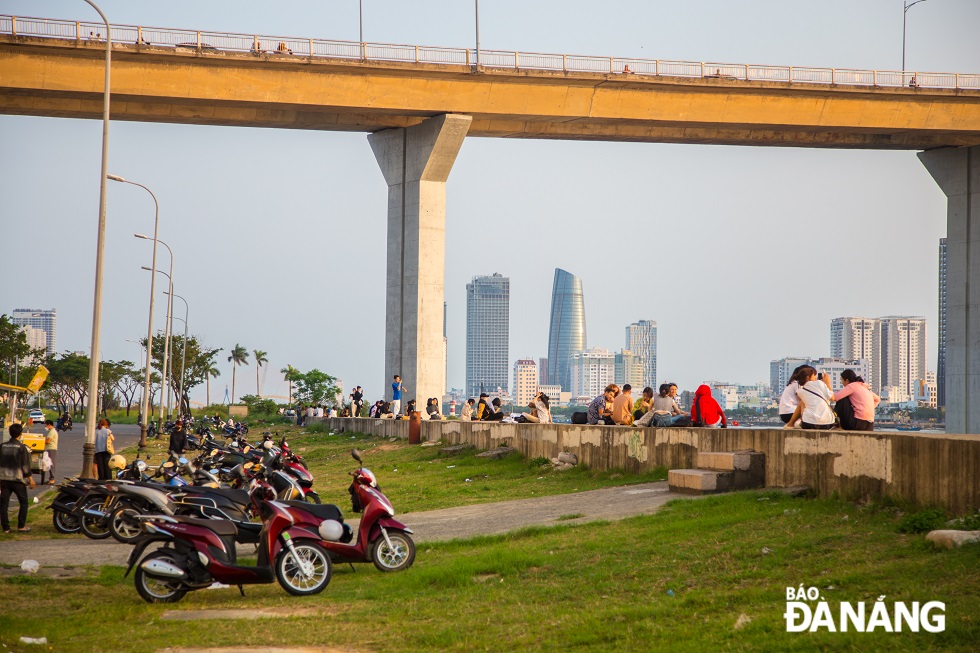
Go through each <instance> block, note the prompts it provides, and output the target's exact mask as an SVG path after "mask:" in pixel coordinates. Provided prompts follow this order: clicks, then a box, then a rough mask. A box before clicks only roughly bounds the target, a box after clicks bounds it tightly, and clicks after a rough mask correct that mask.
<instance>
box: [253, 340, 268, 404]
mask: <svg viewBox="0 0 980 653" xmlns="http://www.w3.org/2000/svg"><path fill="white" fill-rule="evenodd" d="M267 353H268V352H265V351H262V350H261V349H253V350H252V355H253V356H255V394H256V395H258V396H259V397H261V396H262V386H261V385H259V370H260V369H262V364H263V363H268V362H269V359H268V358H266V354H267Z"/></svg>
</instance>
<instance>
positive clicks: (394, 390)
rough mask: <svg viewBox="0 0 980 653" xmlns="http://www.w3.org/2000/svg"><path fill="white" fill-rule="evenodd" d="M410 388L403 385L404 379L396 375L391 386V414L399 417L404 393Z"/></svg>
mask: <svg viewBox="0 0 980 653" xmlns="http://www.w3.org/2000/svg"><path fill="white" fill-rule="evenodd" d="M407 390H408V388H406V387H405V386H403V385H402V377H400V376H398V375H397V374H396V375H395V380H394V382H392V384H391V412H392V413H394V414H395V416H398V415H399V414H400V413H401V410H402V392H405V391H407Z"/></svg>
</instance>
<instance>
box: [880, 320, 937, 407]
mask: <svg viewBox="0 0 980 653" xmlns="http://www.w3.org/2000/svg"><path fill="white" fill-rule="evenodd" d="M880 369H881V374H880V382H881V385H882V386H894V387H897V388H900V389H901V390H902V392H903V393H904V394H905V395H908V396H909V397H914V396H915V394H916V391H917V390H918V388H917V384H918V382H919V380H920V379H925V378H926V318H924V317H907V316H898V315H892V316H888V317H883V318H881V365H880ZM906 401H907V400H906Z"/></svg>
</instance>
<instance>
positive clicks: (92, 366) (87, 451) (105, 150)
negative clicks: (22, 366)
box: [81, 0, 112, 478]
mask: <svg viewBox="0 0 980 653" xmlns="http://www.w3.org/2000/svg"><path fill="white" fill-rule="evenodd" d="M85 2H86V3H88V4H89V5H91V7H92V9H95V11H97V12H98V14H99V16H100V17H101V18H102V22H104V23H105V85H104V86H103V87H102V175H101V177H100V179H99V227H98V237H97V239H96V247H95V292H94V293H93V297H92V347H91V350H90V354H91V358H90V360H89V366H88V398H89V402H88V403H89V409H88V411H87V412H86V413H85V444H84V445H82V471H81V477H82V478H88V476H89V475H90V474H91V473H92V472H91V470H92V463H93V461H94V460H95V418H96V417H97V415H96V411H94V410H92V398H93V397H98V394H99V347H100V346H101V344H102V343H101V340H102V268H103V258H104V255H105V206H106V183H105V182H106V174H107V173H108V165H109V95H110V90H111V89H110V85H109V76H110V75H109V71H110V67H111V65H112V29H111V28H110V27H109V19H108V18H106V17H105V14H104V13H102V10H101V9H99V7H98V5H96V4H95V3H94V2H92V0H85Z"/></svg>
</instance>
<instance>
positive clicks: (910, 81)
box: [0, 15, 980, 90]
mask: <svg viewBox="0 0 980 653" xmlns="http://www.w3.org/2000/svg"><path fill="white" fill-rule="evenodd" d="M103 31H105V25H104V24H102V23H90V22H85V21H69V20H57V19H46V18H30V17H22V16H9V15H0V34H11V35H14V36H31V37H41V38H57V39H74V40H77V41H88V40H101V39H103V38H104V37H105V35H104V34H103ZM111 34H112V40H113V43H119V44H120V45H122V44H137V43H138V44H143V45H150V46H154V47H170V48H175V49H185V50H194V51H196V52H201V53H209V52H219V51H220V52H247V53H252V54H256V55H259V54H271V55H282V56H294V57H295V56H301V57H309V58H330V59H351V60H361V61H393V62H404V63H432V64H443V65H450V66H476V65H477V63H479V65H480V67H481V68H500V69H512V70H550V71H558V72H586V73H600V74H623V75H643V76H663V77H693V78H717V79H737V80H744V81H765V82H786V83H789V84H793V83H805V84H837V85H845V86H868V87H876V86H878V87H912V88H951V89H971V90H980V74H964V73H935V72H909V71H906V72H901V71H895V70H856V69H849V68H814V67H809V66H772V65H765V64H733V63H714V62H703V61H669V60H664V59H635V58H628V57H626V58H623V57H599V56H587V55H577V54H552V53H544V52H511V51H505V50H481V51H480V52H479V59H477V52H476V51H475V50H473V49H472V48H444V47H435V46H420V45H402V44H394V43H359V42H356V41H336V40H325V39H313V38H297V37H292V36H268V35H259V34H233V33H225V32H208V31H195V30H182V29H171V28H163V27H142V26H137V25H113V26H112V27H111Z"/></svg>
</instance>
